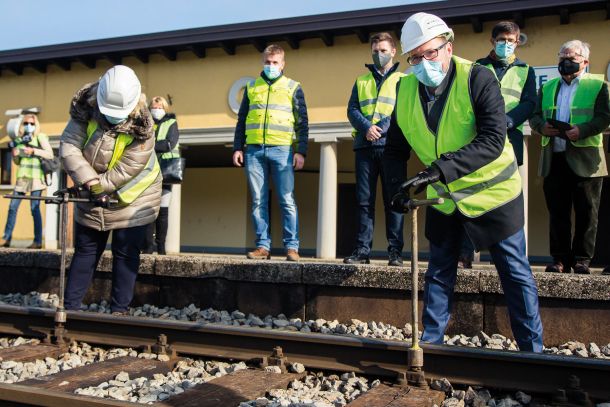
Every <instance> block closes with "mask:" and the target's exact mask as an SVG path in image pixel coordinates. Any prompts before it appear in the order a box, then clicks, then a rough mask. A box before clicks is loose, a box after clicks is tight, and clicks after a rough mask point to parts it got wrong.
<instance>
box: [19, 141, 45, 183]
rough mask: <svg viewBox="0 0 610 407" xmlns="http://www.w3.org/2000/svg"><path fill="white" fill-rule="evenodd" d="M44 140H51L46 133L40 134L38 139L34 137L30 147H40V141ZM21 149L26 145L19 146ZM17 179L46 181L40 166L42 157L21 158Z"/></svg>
mask: <svg viewBox="0 0 610 407" xmlns="http://www.w3.org/2000/svg"><path fill="white" fill-rule="evenodd" d="M41 138H44V139H46V140H47V141H48V140H49V138H48V137H47V135H46V134H44V133H38V135H37V136H36V137H32V141H30V143H29V145H30V147H32V148H38V147H40V141H39V140H40V139H41ZM18 148H19V149H24V148H25V146H24V145H19V147H18ZM17 178H29V179H39V180H41V181H44V179H45V177H44V172H43V171H42V166H41V164H40V157H36V156H33V155H32V156H30V157H21V158H20V159H19V170H17Z"/></svg>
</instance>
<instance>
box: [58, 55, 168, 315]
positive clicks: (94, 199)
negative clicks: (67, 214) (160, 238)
mask: <svg viewBox="0 0 610 407" xmlns="http://www.w3.org/2000/svg"><path fill="white" fill-rule="evenodd" d="M154 148H155V139H154V131H153V119H152V117H151V115H150V112H149V111H148V109H147V107H146V99H145V96H144V95H143V94H142V93H141V87H140V81H139V80H138V78H137V76H136V74H135V73H134V71H133V70H131V69H130V68H128V67H126V66H123V65H117V66H115V67H113V68H111V69H109V70H108V71H107V72H106V73H105V74H104V75H103V76H102V77H101V78H100V80H99V81H98V82H95V83H91V84H87V85H85V86H84V87H83V88H81V89H80V90H79V91H78V92H76V94H75V95H74V98H73V99H72V103H71V105H70V121H69V122H68V125H67V126H66V128H65V130H64V132H63V134H62V135H61V139H60V156H61V160H62V164H63V167H64V169H65V171H66V172H67V173H68V175H69V176H70V178H72V180H73V181H74V184H75V185H76V186H75V187H72V188H69V189H68V191H69V192H70V194H71V195H72V196H78V197H88V198H89V199H90V201H91V203H79V204H77V205H76V214H75V218H74V220H75V221H76V225H75V236H74V247H75V251H74V257H73V258H72V263H71V265H70V270H69V274H68V282H67V285H66V293H65V308H66V309H67V310H78V309H80V307H81V301H82V299H83V297H84V296H85V293H86V292H87V288H88V286H89V283H90V282H91V278H92V276H93V273H94V271H95V269H96V266H97V264H98V262H99V259H100V257H101V255H102V253H103V251H104V249H105V247H106V243H107V241H108V237H109V234H110V231H112V293H111V294H112V297H111V301H110V308H111V310H112V312H113V313H116V314H122V313H125V312H127V309H128V306H129V303H130V302H131V299H132V297H133V290H134V286H135V281H136V276H137V273H138V268H139V265H140V251H141V249H142V246H143V243H144V237H145V233H146V226H147V225H148V224H150V223H151V222H153V221H154V220H155V218H156V216H157V213H158V211H159V203H160V200H161V174H160V170H159V164H158V162H157V158H156V154H155V150H154ZM60 192H61V191H60ZM114 200H116V201H118V202H117V203H114V202H113V201H114Z"/></svg>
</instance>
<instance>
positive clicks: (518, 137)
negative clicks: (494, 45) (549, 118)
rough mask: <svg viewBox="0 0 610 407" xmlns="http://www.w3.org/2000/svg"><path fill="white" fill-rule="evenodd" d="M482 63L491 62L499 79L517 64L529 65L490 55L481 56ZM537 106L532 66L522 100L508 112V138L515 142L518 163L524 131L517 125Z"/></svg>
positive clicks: (487, 63)
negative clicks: (503, 60)
mask: <svg viewBox="0 0 610 407" xmlns="http://www.w3.org/2000/svg"><path fill="white" fill-rule="evenodd" d="M477 63H478V64H481V65H489V64H491V65H492V66H493V68H494V71H495V72H496V76H497V77H498V80H500V81H501V80H502V78H503V77H504V75H505V74H506V72H507V71H508V70H509V69H511V68H512V67H515V66H527V64H526V63H525V62H523V61H521V60H520V59H519V58H516V59H515V60H514V61H513V63H512V64H510V65H504V64H503V63H502V62H501V61H498V60H497V59H494V58H491V57H490V56H488V57H485V58H481V59H479V60H478V61H477ZM535 107H536V72H535V71H534V68H532V67H531V66H530V67H529V69H528V72H527V79H526V80H525V84H524V85H523V91H522V92H521V100H520V101H519V104H518V105H517V106H515V107H514V108H513V109H512V110H511V111H509V112H506V116H508V117H507V121H508V139H509V140H510V142H511V143H512V144H513V149H514V150H515V156H517V164H519V165H522V164H523V133H522V132H521V131H519V129H518V128H517V127H519V126H520V125H521V124H523V123H525V121H526V120H528V119H529V118H530V117H532V114H533V113H534V108H535Z"/></svg>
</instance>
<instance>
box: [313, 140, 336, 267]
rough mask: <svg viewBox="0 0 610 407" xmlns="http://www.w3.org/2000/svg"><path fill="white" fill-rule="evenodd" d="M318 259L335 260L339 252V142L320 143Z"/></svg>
mask: <svg viewBox="0 0 610 407" xmlns="http://www.w3.org/2000/svg"><path fill="white" fill-rule="evenodd" d="M317 232H318V235H317V239H316V257H318V258H321V259H334V258H335V257H336V252H337V142H336V139H335V140H333V141H328V142H327V141H324V142H321V143H320V183H319V190H318V230H317Z"/></svg>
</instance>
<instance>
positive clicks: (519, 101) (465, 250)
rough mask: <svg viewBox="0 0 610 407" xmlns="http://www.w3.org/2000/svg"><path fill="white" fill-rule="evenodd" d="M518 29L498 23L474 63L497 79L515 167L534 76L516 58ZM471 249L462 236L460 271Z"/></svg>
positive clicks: (520, 158) (530, 107)
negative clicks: (486, 51)
mask: <svg viewBox="0 0 610 407" xmlns="http://www.w3.org/2000/svg"><path fill="white" fill-rule="evenodd" d="M520 35H521V30H520V29H519V26H518V25H517V24H516V23H513V22H512V21H501V22H499V23H498V24H496V25H495V26H494V27H493V29H492V30H491V39H490V42H491V45H492V46H493V49H492V50H491V52H490V53H489V55H488V56H486V57H485V58H481V59H479V60H477V61H476V62H477V64H481V65H483V66H486V67H488V68H489V69H491V70H492V72H493V73H494V74H495V75H496V78H498V82H500V90H501V92H502V97H503V98H504V108H505V110H506V128H507V131H508V140H509V141H510V142H511V144H512V145H513V150H514V151H515V156H516V157H517V164H518V165H519V166H521V165H523V150H524V147H523V123H525V121H526V120H527V119H529V118H530V117H531V116H532V114H533V113H534V108H535V107H536V73H535V72H534V68H532V67H531V66H529V65H528V64H526V63H525V62H523V61H522V60H520V59H519V58H517V56H516V55H515V50H516V49H517V48H518V47H519V44H520V40H519V38H520ZM473 255H474V248H473V247H472V243H471V242H470V240H469V239H468V238H467V237H464V244H463V245H462V253H461V255H460V262H461V266H462V268H471V267H472V260H473Z"/></svg>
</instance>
